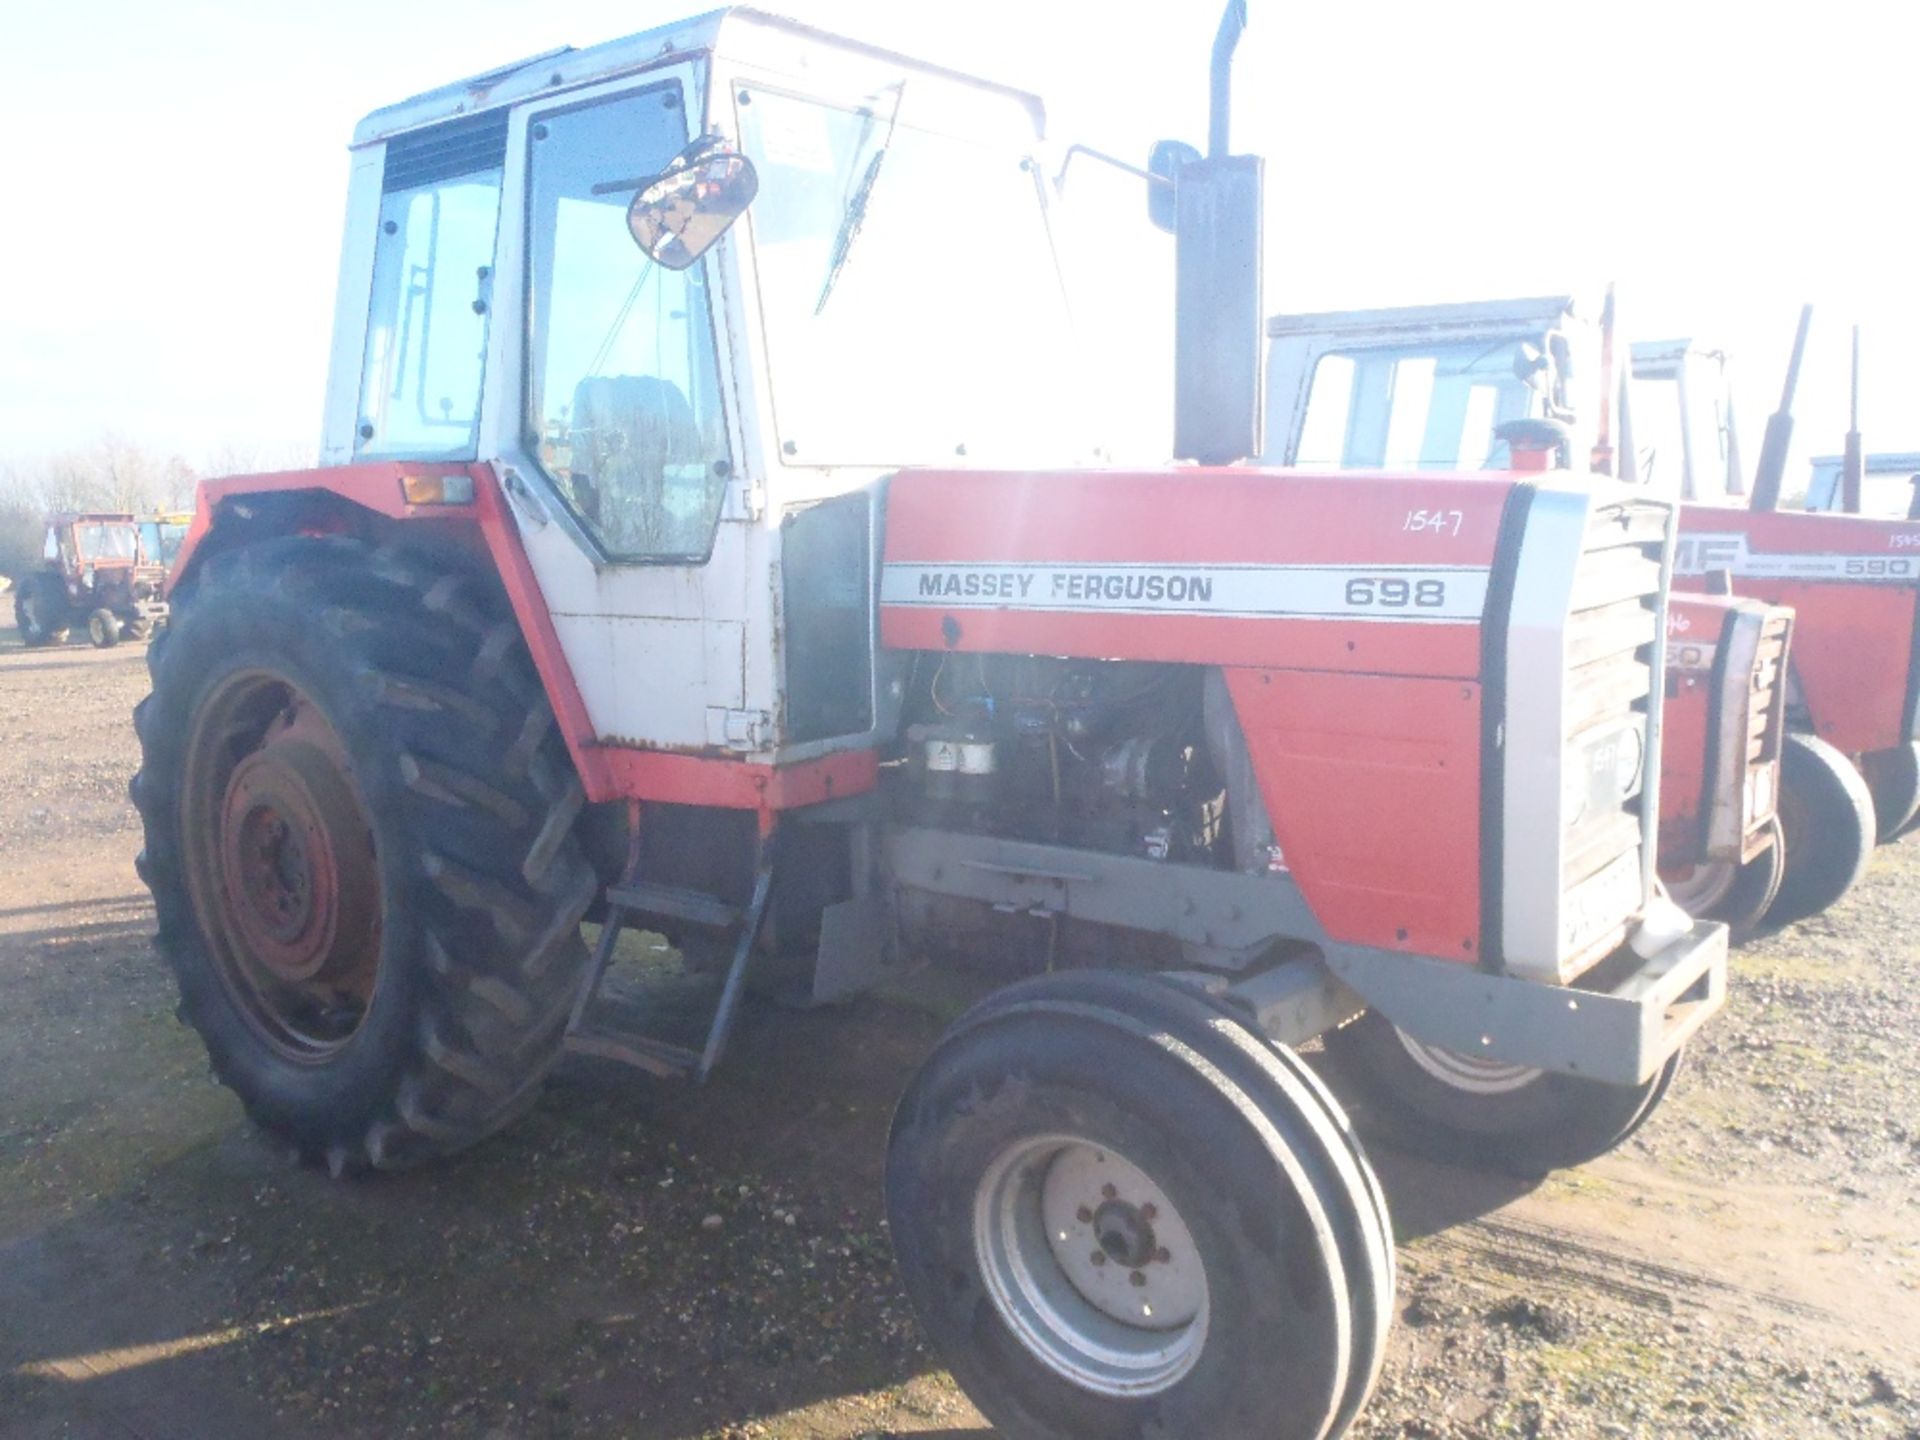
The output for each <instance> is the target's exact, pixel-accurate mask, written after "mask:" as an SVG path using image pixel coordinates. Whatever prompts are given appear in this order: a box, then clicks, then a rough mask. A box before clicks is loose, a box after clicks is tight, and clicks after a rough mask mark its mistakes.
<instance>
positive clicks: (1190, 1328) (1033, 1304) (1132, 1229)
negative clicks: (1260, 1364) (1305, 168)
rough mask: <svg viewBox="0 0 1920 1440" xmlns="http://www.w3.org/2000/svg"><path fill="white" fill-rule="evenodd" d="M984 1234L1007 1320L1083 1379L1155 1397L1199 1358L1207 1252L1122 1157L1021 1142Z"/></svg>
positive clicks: (998, 1180)
mask: <svg viewBox="0 0 1920 1440" xmlns="http://www.w3.org/2000/svg"><path fill="white" fill-rule="evenodd" d="M974 1237H975V1248H976V1251H977V1253H978V1257H979V1262H980V1269H981V1274H982V1276H983V1278H984V1279H985V1281H986V1285H987V1290H988V1293H989V1294H990V1296H991V1297H992V1299H993V1302H994V1304H995V1306H996V1308H997V1309H998V1310H999V1312H1000V1315H1001V1318H1002V1319H1003V1320H1005V1321H1006V1323H1007V1324H1008V1326H1009V1328H1011V1329H1012V1331H1013V1332H1014V1334H1015V1335H1016V1336H1018V1337H1019V1339H1020V1341H1021V1343H1022V1344H1024V1345H1025V1346H1026V1348H1027V1349H1028V1350H1029V1351H1030V1352H1032V1353H1033V1354H1034V1355H1035V1356H1036V1357H1037V1358H1038V1359H1040V1360H1041V1361H1042V1362H1044V1363H1045V1364H1046V1365H1047V1366H1049V1367H1050V1368H1051V1369H1053V1370H1054V1371H1055V1372H1056V1373H1058V1374H1060V1375H1063V1376H1065V1377H1066V1378H1067V1379H1070V1380H1072V1381H1073V1382H1074V1383H1076V1384H1078V1385H1080V1386H1082V1387H1084V1388H1086V1389H1089V1390H1092V1391H1094V1392H1095V1393H1098V1394H1104V1395H1113V1396H1122V1395H1143V1394H1154V1393H1157V1392H1158V1391H1160V1390H1163V1389H1165V1388H1167V1387H1168V1386H1170V1385H1172V1384H1173V1383H1174V1382H1175V1381H1177V1380H1178V1379H1180V1377H1181V1376H1183V1375H1185V1374H1186V1373H1187V1371H1188V1370H1190V1369H1191V1368H1192V1367H1193V1364H1194V1362H1195V1361H1196V1360H1197V1359H1198V1358H1199V1354H1200V1350H1201V1348H1202V1346H1203V1345H1204V1344H1205V1340H1206V1329H1207V1308H1208V1307H1207V1279H1206V1271H1205V1267H1204V1266H1203V1264H1202V1262H1201V1258H1200V1252H1199V1247H1198V1246H1197V1245H1196V1244H1195V1243H1194V1239H1193V1235H1192V1233H1191V1232H1190V1231H1189V1230H1188V1228H1187V1226H1186V1223H1185V1222H1184V1221H1183V1220H1182V1219H1181V1217H1180V1215H1179V1213H1178V1212H1177V1211H1176V1210H1175V1209H1174V1207H1173V1204H1172V1202H1171V1201H1170V1200H1169V1199H1168V1198H1167V1196H1166V1194H1165V1192H1163V1191H1162V1190H1161V1189H1160V1187H1159V1186H1158V1185H1157V1184H1156V1183H1155V1182H1154V1181H1153V1179H1152V1178H1151V1177H1150V1176H1148V1175H1147V1174H1146V1172H1145V1171H1143V1170H1141V1169H1140V1168H1139V1167H1138V1166H1136V1165H1134V1164H1133V1163H1132V1162H1131V1161H1129V1160H1127V1159H1126V1158H1125V1157H1124V1156H1121V1155H1119V1154H1117V1153H1115V1152H1114V1151H1113V1150H1111V1149H1108V1148H1106V1147H1105V1146H1101V1145H1097V1144H1094V1143H1092V1142H1089V1141H1084V1140H1079V1139H1073V1138H1069V1137H1060V1136H1052V1137H1042V1138H1036V1139H1033V1140H1029V1141H1025V1142H1022V1143H1020V1144H1018V1145H1015V1146H1012V1147H1010V1148H1009V1149H1008V1150H1007V1152H1005V1153H1004V1154H1003V1155H1002V1156H1001V1157H1000V1158H999V1159H998V1160H996V1161H995V1163H994V1164H993V1165H992V1166H991V1167H990V1168H989V1170H988V1172H987V1174H986V1176H985V1177H984V1178H983V1179H982V1181H981V1185H980V1190H979V1194H978V1197H977V1199H976V1201H975V1207H974Z"/></svg>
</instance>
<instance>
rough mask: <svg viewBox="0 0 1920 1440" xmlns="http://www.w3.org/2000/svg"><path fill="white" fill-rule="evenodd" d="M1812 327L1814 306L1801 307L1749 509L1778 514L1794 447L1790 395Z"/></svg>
mask: <svg viewBox="0 0 1920 1440" xmlns="http://www.w3.org/2000/svg"><path fill="white" fill-rule="evenodd" d="M1812 324H1813V306H1811V305H1802V306H1801V307H1800V328H1799V329H1798V330H1796V331H1795V332H1794V335H1793V355H1792V357H1791V358H1789V359H1788V361H1787V383H1786V384H1785V385H1784V386H1782V387H1781V390H1780V408H1779V409H1778V410H1776V411H1774V412H1773V414H1772V415H1770V416H1768V417H1767V434H1766V438H1765V439H1763V440H1762V441H1761V442H1760V463H1759V465H1758V467H1756V468H1755V470H1754V472H1753V498H1752V499H1751V500H1750V501H1749V502H1748V508H1749V509H1753V510H1778V509H1779V508H1780V482H1781V481H1782V480H1783V479H1785V478H1786V473H1787V447H1788V446H1789V445H1791V444H1792V443H1793V392H1794V391H1795V390H1797V389H1799V388H1800V361H1801V360H1802V359H1803V358H1804V357H1805V356H1806V353H1807V328H1808V327H1809V326H1810V325H1812Z"/></svg>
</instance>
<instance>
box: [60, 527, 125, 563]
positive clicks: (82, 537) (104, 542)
mask: <svg viewBox="0 0 1920 1440" xmlns="http://www.w3.org/2000/svg"><path fill="white" fill-rule="evenodd" d="M73 530H74V536H75V539H76V540H77V542H78V544H79V546H80V558H81V559H83V560H87V561H98V560H132V559H133V556H134V551H135V549H136V548H137V541H138V537H137V536H136V535H135V533H134V529H133V526H131V525H100V524H93V525H76V526H74V527H73Z"/></svg>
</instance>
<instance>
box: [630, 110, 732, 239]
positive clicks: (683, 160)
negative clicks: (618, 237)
mask: <svg viewBox="0 0 1920 1440" xmlns="http://www.w3.org/2000/svg"><path fill="white" fill-rule="evenodd" d="M759 193H760V176H759V174H758V173H757V172H756V171H755V170H754V168H753V162H752V161H751V160H749V159H748V158H747V157H746V156H744V155H740V154H737V153H735V152H734V151H733V150H730V149H728V148H726V145H725V142H724V141H720V140H715V139H712V138H702V139H699V140H696V141H694V142H693V144H691V145H689V146H688V147H687V148H686V149H685V150H682V151H681V152H680V153H679V154H678V155H676V156H675V157H674V159H673V163H672V164H670V165H668V166H667V168H666V169H665V170H663V171H661V172H660V173H659V174H658V175H656V176H654V178H653V179H651V180H649V181H647V182H646V183H645V184H644V185H642V186H641V187H640V191H639V193H638V194H637V195H635V196H634V197H633V203H632V204H631V205H629V206H628V207H627V229H628V231H629V232H630V233H631V234H632V236H633V243H634V244H636V245H638V246H639V247H640V248H641V249H642V250H644V251H646V252H647V255H648V256H649V257H650V258H651V259H653V260H654V261H655V262H656V263H658V264H661V265H664V266H666V267H667V268H668V269H669V270H685V269H686V268H687V267H688V266H690V265H692V264H693V262H694V261H696V260H698V259H699V258H700V257H701V256H702V255H704V254H706V253H707V251H709V250H711V249H712V248H713V246H714V242H715V241H717V240H718V239H719V238H720V237H721V236H722V235H724V234H726V233H727V227H728V226H730V225H732V224H733V222H734V221H736V220H738V219H739V218H740V217H741V216H742V215H743V214H745V213H746V209H747V207H748V206H749V205H751V204H752V203H753V197H754V196H756V195H758V194H759Z"/></svg>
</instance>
